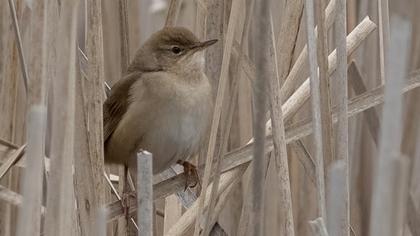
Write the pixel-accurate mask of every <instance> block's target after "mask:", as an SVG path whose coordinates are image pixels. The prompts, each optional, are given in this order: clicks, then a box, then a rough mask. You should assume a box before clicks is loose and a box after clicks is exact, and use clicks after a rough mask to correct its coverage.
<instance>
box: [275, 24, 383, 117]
mask: <svg viewBox="0 0 420 236" xmlns="http://www.w3.org/2000/svg"><path fill="white" fill-rule="evenodd" d="M375 28H376V25H375V23H373V22H372V21H371V20H370V19H369V17H366V18H365V19H364V20H363V21H362V22H361V23H360V24H359V25H358V26H357V27H356V28H355V29H354V30H353V31H352V32H351V33H350V34H349V35H348V36H347V50H346V51H347V55H351V54H352V53H353V52H354V51H355V50H356V49H357V47H358V46H360V44H361V43H362V42H363V40H364V39H366V38H367V36H368V35H369V34H370V33H371V32H372V31H373V30H374V29H375ZM336 68H337V52H336V51H335V50H334V51H333V52H332V53H331V54H330V55H329V57H328V75H331V74H332V73H333V72H334V71H335V69H336ZM309 93H310V89H309V79H306V80H305V82H304V83H303V84H302V85H301V86H300V87H299V88H298V89H297V90H296V91H295V93H294V94H293V95H292V96H291V97H290V98H289V99H288V100H287V101H286V102H285V103H284V104H283V107H282V108H283V114H284V118H285V119H286V120H288V119H290V117H292V116H293V115H294V114H295V113H296V112H297V111H298V110H299V108H300V107H302V105H303V104H304V103H305V102H306V101H307V99H308V98H309Z"/></svg>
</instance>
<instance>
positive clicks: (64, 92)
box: [45, 1, 79, 236]
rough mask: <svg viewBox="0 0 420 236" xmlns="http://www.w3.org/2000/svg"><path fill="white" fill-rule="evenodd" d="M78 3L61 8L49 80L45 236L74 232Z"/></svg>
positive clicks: (68, 3)
mask: <svg viewBox="0 0 420 236" xmlns="http://www.w3.org/2000/svg"><path fill="white" fill-rule="evenodd" d="M78 3H79V1H68V2H64V3H63V4H62V5H61V9H60V19H59V22H58V40H57V41H56V43H57V44H58V45H56V48H57V59H58V61H59V62H60V63H59V64H58V65H57V67H58V68H57V72H58V74H59V75H60V77H59V78H54V79H53V80H52V91H51V94H50V96H52V98H53V99H52V102H51V103H52V107H51V108H50V109H51V110H52V121H51V129H52V132H51V151H50V160H51V167H50V172H49V179H48V180H49V181H48V192H47V209H48V211H47V215H46V218H45V234H46V235H47V236H48V235H50V236H52V235H74V233H75V231H76V225H74V223H75V220H74V219H75V209H74V202H75V199H74V189H73V169H72V166H73V155H74V122H75V86H76V64H75V63H76V60H75V59H76V26H77V21H76V20H77V18H76V17H77V13H78V11H77V10H78V9H79V5H78Z"/></svg>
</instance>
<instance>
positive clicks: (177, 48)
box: [171, 47, 182, 54]
mask: <svg viewBox="0 0 420 236" xmlns="http://www.w3.org/2000/svg"><path fill="white" fill-rule="evenodd" d="M171 51H172V52H173V53H175V54H180V53H181V51H182V49H181V48H179V47H172V49H171Z"/></svg>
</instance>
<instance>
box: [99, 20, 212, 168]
mask: <svg viewBox="0 0 420 236" xmlns="http://www.w3.org/2000/svg"><path fill="white" fill-rule="evenodd" d="M216 41H217V40H209V41H200V40H198V39H197V37H196V36H195V35H194V34H193V33H192V32H191V31H189V30H188V29H185V28H182V27H165V28H163V29H162V30H160V31H158V32H156V33H154V34H153V35H152V36H151V37H150V38H149V39H148V40H147V41H146V42H145V43H144V45H143V46H142V47H141V48H140V49H139V50H138V51H137V53H136V55H135V58H134V60H133V61H132V62H131V64H130V65H129V67H128V71H127V73H126V74H125V75H124V76H123V78H122V79H121V80H119V81H118V82H117V83H116V84H115V85H114V86H113V87H112V89H111V92H110V95H109V97H108V98H107V99H106V101H105V103H104V106H103V112H104V113H103V114H104V120H103V121H104V146H105V160H106V161H107V162H111V163H119V164H124V165H126V166H128V167H129V168H130V169H131V168H133V169H134V168H135V167H136V158H135V157H136V153H137V152H138V151H139V150H141V149H143V150H147V151H149V152H151V153H152V154H153V173H154V174H157V173H159V172H161V171H164V170H165V169H167V168H169V167H170V166H171V165H173V164H175V163H180V164H183V165H184V171H188V172H190V171H191V169H190V168H191V165H190V164H188V162H185V160H186V159H187V158H188V157H190V156H192V155H194V154H196V153H197V152H198V150H199V149H200V148H201V147H202V145H203V144H204V143H205V141H206V138H207V133H208V130H209V126H210V123H211V114H212V110H213V99H212V92H211V87H210V83H209V80H208V78H207V77H206V75H205V74H204V53H203V52H204V49H206V48H207V47H209V46H210V45H212V44H214V43H215V42H216ZM186 169H188V170H186Z"/></svg>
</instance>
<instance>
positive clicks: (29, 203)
mask: <svg viewBox="0 0 420 236" xmlns="http://www.w3.org/2000/svg"><path fill="white" fill-rule="evenodd" d="M32 78H36V77H35V76H33V77H32ZM46 117H47V116H46V109H45V106H43V105H33V106H31V108H30V110H29V114H28V131H27V134H28V137H27V140H28V154H29V155H30V157H31V158H28V159H27V161H28V165H27V167H26V169H25V173H24V177H23V185H22V195H23V196H24V199H23V204H22V207H21V208H20V209H19V215H18V225H17V233H16V235H18V236H26V235H34V234H35V235H38V234H40V233H41V232H40V230H41V229H40V225H41V204H42V189H43V181H42V177H43V163H44V161H43V158H44V142H45V139H44V138H45V128H46V127H45V126H46Z"/></svg>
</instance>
